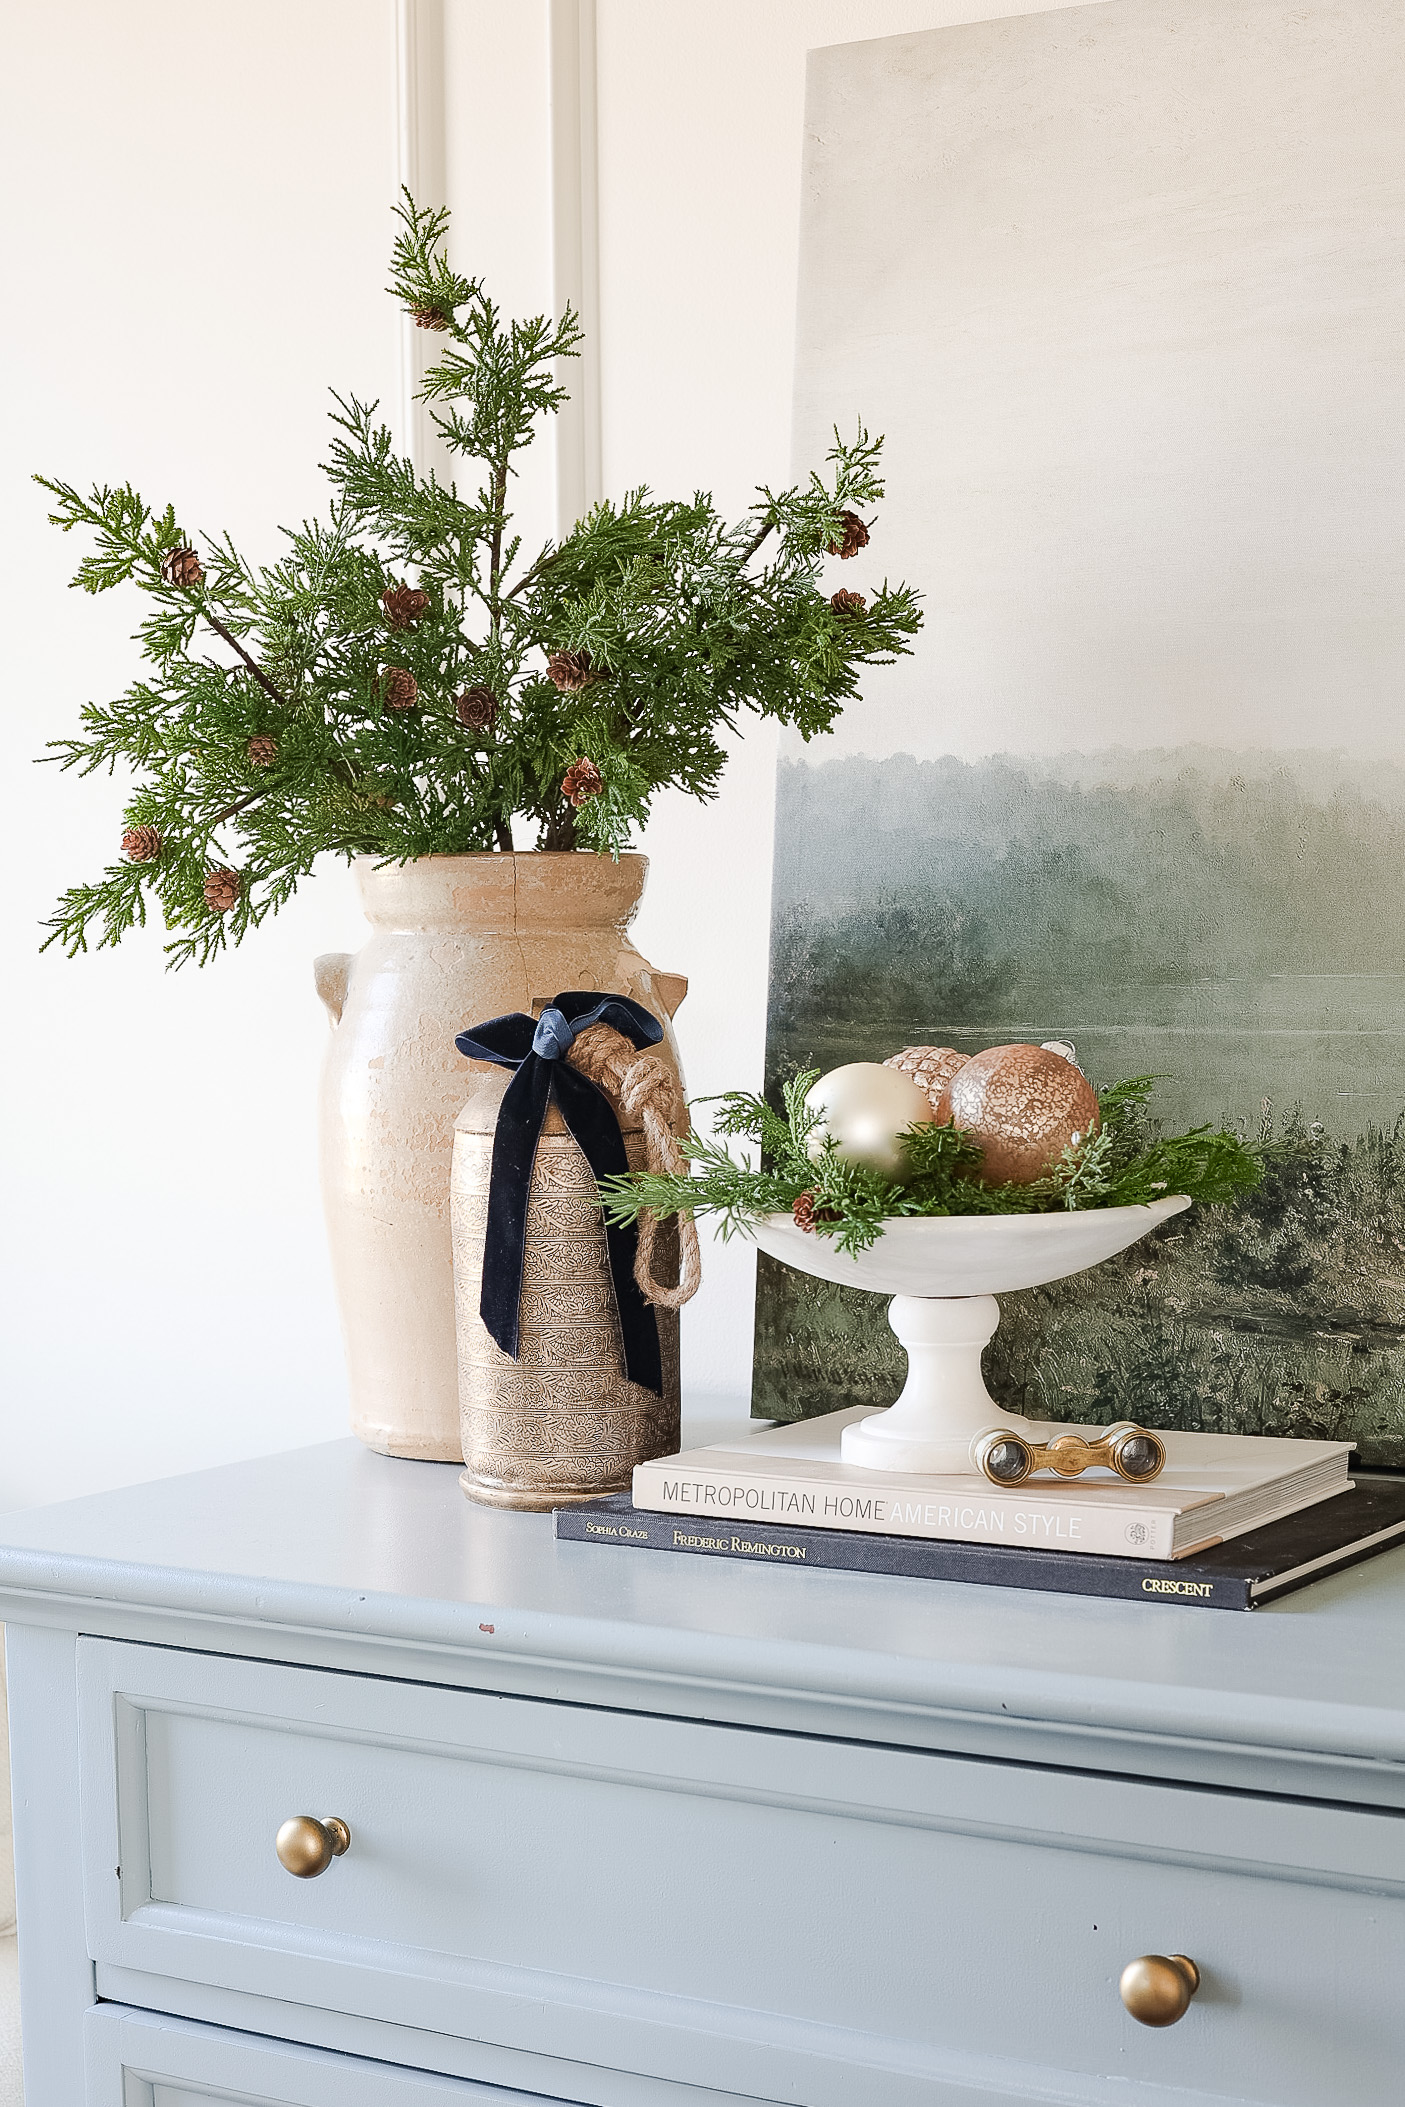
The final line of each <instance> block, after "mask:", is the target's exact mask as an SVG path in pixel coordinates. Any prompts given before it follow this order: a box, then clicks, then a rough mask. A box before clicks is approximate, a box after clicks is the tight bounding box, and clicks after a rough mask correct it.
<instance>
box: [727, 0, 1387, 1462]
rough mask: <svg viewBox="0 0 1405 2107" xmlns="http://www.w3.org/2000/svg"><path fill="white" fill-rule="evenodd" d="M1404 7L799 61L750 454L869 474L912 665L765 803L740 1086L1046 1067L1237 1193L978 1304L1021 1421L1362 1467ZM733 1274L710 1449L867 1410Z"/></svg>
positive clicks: (865, 1312)
mask: <svg viewBox="0 0 1405 2107" xmlns="http://www.w3.org/2000/svg"><path fill="white" fill-rule="evenodd" d="M1402 108H1405V9H1402V8H1401V7H1400V6H1399V4H1398V0H1322V4H1314V5H1312V6H1310V7H1304V6H1301V5H1288V4H1284V0H1102V4H1099V5H1093V6H1088V7H1080V8H1075V9H1070V10H1065V11H1060V12H1057V13H1048V14H1040V15H1028V16H1021V17H1015V18H1012V19H1007V20H1004V21H999V22H988V23H981V24H976V25H972V26H969V27H964V28H959V29H947V30H934V31H930V32H924V33H922V34H920V35H913V36H906V37H898V38H889V39H883V40H878V41H874V42H869V43H863V44H857V45H849V46H840V47H835V48H832V49H826V50H823V51H819V52H815V53H813V54H812V55H811V60H810V73H809V88H808V106H807V147H806V171H805V204H804V219H803V229H802V250H801V299H800V316H799V334H798V352H797V384H796V447H797V458H798V459H801V460H807V459H810V458H812V457H813V456H814V454H815V450H816V448H817V447H822V446H823V443H824V441H825V440H826V438H827V436H828V432H829V427H830V425H831V424H832V423H834V422H835V421H836V420H837V421H838V422H839V423H840V425H841V428H843V427H844V426H845V424H846V422H847V424H848V425H850V426H851V425H852V424H853V422H854V421H855V420H856V419H857V418H858V417H860V416H862V417H863V418H864V419H865V421H866V422H867V423H868V425H869V426H870V428H871V429H873V430H875V431H881V432H882V433H883V434H884V436H885V439H886V450H885V459H886V463H887V471H888V481H889V489H888V498H887V500H886V502H885V504H884V505H883V506H882V507H881V508H880V511H879V514H878V517H877V520H876V523H875V525H874V530H873V538H872V542H871V544H870V546H869V547H868V548H867V549H866V550H865V551H863V553H862V554H861V555H860V556H859V557H857V558H856V559H855V560H854V561H852V562H850V563H846V564H845V566H844V579H843V582H844V583H845V584H846V585H850V586H853V587H857V588H859V589H861V590H862V589H863V588H864V587H865V585H867V586H869V587H872V586H875V585H876V584H878V583H879V582H880V581H881V579H882V578H883V577H884V576H885V575H886V576H889V577H891V578H894V579H896V578H899V577H903V578H907V579H909V580H911V581H912V582H914V583H915V584H917V585H919V586H920V587H921V588H922V589H923V591H924V593H925V595H926V601H925V608H926V623H925V627H924V631H923V633H922V636H921V637H920V639H919V641H918V648H917V650H916V652H915V653H914V655H913V656H912V657H911V658H910V659H907V660H904V661H902V662H901V663H900V664H899V665H898V666H896V667H894V668H892V669H889V670H886V671H881V672H876V673H873V674H871V675H870V676H869V677H868V679H867V681H866V691H867V692H866V695H865V698H864V699H863V700H862V701H861V702H856V703H854V704H852V705H851V706H850V707H849V709H848V710H847V712H846V713H845V716H844V718H843V719H842V720H841V722H840V725H839V727H838V728H837V730H836V731H835V733H833V734H831V735H828V736H826V737H825V738H824V739H822V740H815V741H812V742H811V743H810V744H809V745H808V746H802V745H800V744H799V743H798V742H796V743H794V744H793V745H792V746H790V747H788V748H787V749H786V751H785V753H784V755H783V758H782V762H781V767H780V780H779V794H778V805H777V821H776V865H775V888H774V909H773V933H772V991H771V1011H770V1020H769V1032H768V1069H769V1073H768V1087H770V1088H771V1089H772V1090H774V1089H775V1088H776V1087H777V1086H778V1085H779V1083H780V1082H781V1081H782V1080H783V1079H784V1078H785V1077H786V1076H788V1075H790V1074H793V1073H794V1072H795V1071H796V1070H797V1069H800V1068H803V1067H811V1066H813V1067H818V1068H822V1069H823V1068H829V1067H832V1066H835V1065H837V1064H838V1063H839V1062H842V1061H847V1060H861V1059H862V1060H873V1059H882V1058H884V1057H886V1056H887V1055H889V1054H891V1053H894V1052H896V1051H897V1050H898V1049H899V1048H901V1047H903V1046H906V1045H914V1044H933V1045H953V1046H956V1047H959V1048H961V1049H963V1050H965V1051H974V1050H975V1049H976V1048H978V1047H980V1046H984V1045H991V1044H996V1043H1000V1042H1003V1041H1009V1040H1030V1039H1033V1040H1043V1039H1052V1038H1057V1039H1060V1040H1066V1041H1070V1042H1071V1043H1072V1044H1073V1045H1074V1047H1075V1048H1076V1050H1077V1056H1078V1059H1079V1062H1080V1063H1081V1065H1082V1066H1083V1067H1084V1068H1085V1069H1086V1070H1087V1072H1088V1073H1089V1074H1090V1075H1091V1076H1092V1077H1093V1079H1094V1080H1095V1081H1097V1082H1099V1083H1103V1084H1106V1083H1109V1082H1112V1081H1116V1080H1119V1079H1121V1078H1124V1077H1128V1076H1133V1075H1142V1074H1153V1073H1154V1074H1157V1075H1159V1076H1162V1077H1163V1078H1165V1080H1164V1081H1163V1082H1162V1083H1161V1084H1160V1085H1159V1086H1158V1091H1157V1095H1156V1097H1155V1099H1154V1100H1153V1105H1154V1109H1155V1111H1156V1112H1157V1114H1158V1115H1159V1117H1160V1118H1161V1119H1162V1121H1163V1122H1164V1123H1165V1125H1166V1126H1167V1127H1168V1128H1170V1127H1175V1128H1181V1127H1185V1126H1189V1125H1193V1124H1198V1123H1201V1122H1212V1123H1215V1124H1219V1123H1221V1122H1225V1123H1231V1124H1235V1125H1237V1126H1238V1127H1239V1129H1240V1130H1241V1131H1242V1132H1244V1133H1245V1134H1246V1135H1249V1136H1250V1137H1252V1138H1255V1139H1261V1140H1262V1141H1263V1142H1264V1143H1265V1144H1266V1160H1267V1165H1268V1168H1267V1173H1266V1176H1265V1180H1264V1183H1263V1185H1262V1186H1261V1187H1260V1188H1259V1190H1258V1191H1256V1192H1255V1193H1252V1194H1250V1195H1249V1196H1247V1197H1246V1198H1244V1199H1243V1200H1242V1201H1241V1202H1240V1203H1238V1204H1236V1205H1234V1206H1232V1207H1229V1208H1225V1209H1218V1210H1208V1211H1205V1212H1201V1211H1199V1210H1197V1211H1196V1212H1194V1213H1192V1214H1191V1215H1190V1216H1188V1217H1184V1218H1180V1219H1178V1220H1176V1221H1173V1222H1171V1223H1169V1224H1167V1225H1166V1227H1165V1228H1164V1229H1163V1230H1162V1231H1160V1232H1159V1233H1158V1234H1157V1235H1156V1236H1155V1237H1154V1238H1151V1239H1148V1240H1146V1241H1144V1242H1143V1243H1142V1244H1140V1245H1137V1246H1134V1247H1133V1248H1132V1249H1131V1250H1130V1251H1129V1252H1128V1253H1126V1254H1125V1256H1124V1257H1122V1258H1121V1259H1118V1260H1114V1261H1112V1262H1111V1263H1110V1264H1108V1265H1106V1266H1103V1267H1101V1268H1099V1269H1097V1270H1096V1271H1094V1272H1091V1273H1088V1274H1084V1275H1082V1276H1080V1277H1078V1278H1076V1279H1073V1280H1070V1281H1067V1282H1063V1283H1059V1284H1056V1285H1054V1286H1052V1287H1049V1288H1047V1289H1040V1290H1036V1291H1033V1292H1031V1293H1028V1294H1025V1295H1017V1296H1008V1297H1005V1298H1003V1311H1004V1318H1003V1322H1002V1325H1001V1328H1000V1331H999V1333H998V1334H997V1337H996V1341H995V1343H994V1345H993V1347H992V1348H991V1350H990V1354H989V1357H988V1361H987V1379H988V1381H989V1382H990V1384H991V1387H992V1389H993V1391H994V1393H995V1395H996V1396H997V1397H998V1398H999V1399H1001V1400H1002V1401H1003V1402H1005V1403H1007V1404H1008V1405H1009V1406H1010V1407H1011V1408H1012V1409H1017V1410H1020V1411H1024V1412H1028V1413H1030V1414H1031V1415H1032V1416H1034V1417H1036V1418H1051V1419H1072V1420H1081V1421H1107V1420H1112V1419H1115V1418H1123V1417H1126V1418H1132V1419H1138V1420H1143V1421H1145V1422H1147V1423H1149V1424H1152V1425H1156V1426H1170V1427H1184V1428H1199V1427H1206V1428H1211V1427H1213V1428H1223V1429H1225V1430H1227V1431H1232V1432H1258V1431H1272V1432H1274V1433H1285V1434H1301V1435H1310V1436H1319V1437H1330V1438H1343V1439H1351V1440H1355V1441H1357V1442H1358V1443H1359V1445H1360V1450H1361V1457H1362V1460H1364V1461H1371V1462H1376V1463H1382V1464H1391V1465H1401V1466H1405V723H1402V715H1403V713H1405V390H1402V387H1401V379H1400V376H1401V373H1402V371H1405V236H1402V230H1403V229H1405V126H1402V124H1401V122H1400V111H1401V110H1402ZM902 1374H903V1358H902V1354H901V1350H900V1349H899V1348H898V1346H897V1344H896V1342H895V1341H894V1340H893V1338H892V1336H891V1334H890V1333H889V1331H888V1329H887V1324H886V1321H885V1306H884V1303H883V1301H882V1299H881V1298H879V1297H875V1296H867V1295H863V1294H860V1293H858V1292H856V1291H850V1290H844V1289H838V1288H833V1287H830V1286H827V1285H826V1284H824V1283H821V1282H818V1281H814V1280H811V1279H809V1278H808V1277H804V1276H801V1275H798V1274H795V1273H792V1272H790V1271H789V1270H787V1269H785V1268H783V1267H781V1266H778V1265H776V1264H775V1263H773V1262H771V1261H769V1260H766V1259H764V1258H763V1259H762V1260H761V1261H760V1280H759V1289H758V1309H757V1326H756V1363H755V1382H754V1399H753V1409H754V1410H755V1412H756V1413H757V1414H758V1415H761V1416H764V1417H767V1418H779V1419H791V1418H797V1417H801V1416H804V1415H807V1414H811V1413H815V1412H824V1411H831V1410H834V1409H836V1408H838V1407H841V1406H848V1405H852V1404H857V1403H865V1404H885V1403H888V1402H890V1401H891V1399H892V1397H893V1396H894V1395H895V1394H896V1392H897V1389H898V1388H899V1386H900V1384H901V1380H902Z"/></svg>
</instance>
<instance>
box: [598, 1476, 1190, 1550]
mask: <svg viewBox="0 0 1405 2107" xmlns="http://www.w3.org/2000/svg"><path fill="white" fill-rule="evenodd" d="M634 1504H635V1506H636V1507H643V1508H648V1509H649V1510H651V1511H652V1512H654V1513H656V1514H687V1515H692V1516H694V1517H695V1518H696V1519H698V1520H700V1521H706V1522H733V1521H736V1522H761V1521H769V1522H788V1523H790V1524H792V1525H794V1526H797V1527H800V1528H807V1527H808V1528H816V1529H843V1530H855V1531H861V1532H867V1533H869V1534H872V1535H877V1536H918V1537H932V1538H941V1539H943V1540H945V1541H948V1542H954V1543H968V1544H1003V1545H1006V1546H1007V1547H1008V1548H1010V1549H1012V1550H1021V1551H1082V1552H1084V1553H1086V1554H1087V1555H1088V1556H1089V1557H1093V1558H1097V1557H1103V1558H1128V1557H1132V1558H1137V1557H1141V1558H1149V1559H1167V1558H1169V1557H1170V1556H1171V1551H1172V1545H1173V1540H1174V1532H1175V1515H1174V1514H1173V1513H1171V1512H1170V1511H1169V1510H1167V1509H1165V1508H1160V1509H1157V1508H1148V1507H1141V1508H1134V1507H1128V1506H1126V1505H1123V1504H1119V1505H1118V1506H1116V1507H1113V1506H1111V1505H1108V1506H1098V1505H1096V1504H1095V1503H1094V1502H1092V1501H1074V1500H1068V1501H1062V1500H1060V1501H1053V1500H1050V1501H1048V1502H1044V1501H1041V1500H1040V1499H1039V1498H1038V1496H1037V1494H1035V1495H1029V1496H1026V1495H1017V1494H1011V1493H998V1492H996V1491H995V1489H994V1488H993V1487H989V1486H983V1485H977V1483H976V1482H975V1481H974V1480H973V1481H972V1488H971V1491H970V1492H969V1493H966V1492H962V1493H947V1494H935V1495H930V1496H929V1495H926V1494H920V1493H916V1492H912V1491H910V1490H906V1489H904V1490H900V1491H897V1492H893V1493H881V1492H877V1491H874V1492H869V1491H867V1490H865V1491H861V1492H860V1491H856V1490H855V1488H854V1486H853V1485H852V1484H845V1483H843V1482H841V1481H833V1482H831V1483H829V1484H826V1483H825V1482H824V1481H823V1480H822V1479H816V1478H785V1477H782V1476H780V1475H775V1476H772V1475H770V1474H769V1473H768V1474H766V1475H764V1476H763V1475H761V1474H760V1473H753V1472H749V1471H748V1470H746V1468H745V1467H744V1466H743V1467H742V1468H740V1469H735V1470H733V1469H727V1470H699V1469H698V1467H697V1466H696V1465H695V1464H690V1465H688V1466H686V1467H685V1468H684V1469H683V1470H682V1471H680V1470H679V1469H678V1467H677V1466H676V1464H675V1465H674V1466H673V1467H671V1468H670V1465H669V1463H668V1461H667V1459H665V1461H663V1462H661V1463H639V1464H636V1465H635V1469H634Z"/></svg>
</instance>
